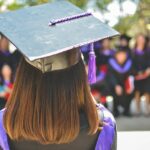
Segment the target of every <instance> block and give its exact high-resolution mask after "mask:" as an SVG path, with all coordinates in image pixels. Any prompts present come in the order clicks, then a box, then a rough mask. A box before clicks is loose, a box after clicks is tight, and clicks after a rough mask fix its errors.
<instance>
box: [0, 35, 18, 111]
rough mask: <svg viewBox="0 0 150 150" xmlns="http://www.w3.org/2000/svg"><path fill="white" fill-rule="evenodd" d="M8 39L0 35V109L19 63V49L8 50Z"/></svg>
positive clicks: (7, 94)
mask: <svg viewBox="0 0 150 150" xmlns="http://www.w3.org/2000/svg"><path fill="white" fill-rule="evenodd" d="M9 45H10V44H9V41H8V40H7V39H6V38H5V37H4V36H1V37H0V109H2V108H3V107H4V106H5V104H6V102H7V100H8V98H9V96H10V94H11V91H12V88H13V82H14V79H15V72H16V68H17V65H18V63H19V60H20V57H21V54H20V53H19V51H14V52H13V53H11V52H10V50H9Z"/></svg>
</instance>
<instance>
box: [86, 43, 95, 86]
mask: <svg viewBox="0 0 150 150" xmlns="http://www.w3.org/2000/svg"><path fill="white" fill-rule="evenodd" d="M88 80H89V83H90V84H93V83H95V82H96V56H95V52H94V44H93V43H91V44H90V52H89V62H88Z"/></svg>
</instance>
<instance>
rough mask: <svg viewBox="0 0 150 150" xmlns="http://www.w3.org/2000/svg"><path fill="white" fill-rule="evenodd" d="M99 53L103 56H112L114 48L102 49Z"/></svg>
mask: <svg viewBox="0 0 150 150" xmlns="http://www.w3.org/2000/svg"><path fill="white" fill-rule="evenodd" d="M101 53H102V54H103V55H105V56H112V55H113V54H114V50H112V49H107V50H102V51H101Z"/></svg>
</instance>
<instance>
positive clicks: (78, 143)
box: [8, 114, 99, 150]
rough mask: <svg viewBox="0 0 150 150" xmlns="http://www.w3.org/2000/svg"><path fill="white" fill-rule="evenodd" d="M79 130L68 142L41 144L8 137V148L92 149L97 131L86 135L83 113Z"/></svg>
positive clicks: (30, 149)
mask: <svg viewBox="0 0 150 150" xmlns="http://www.w3.org/2000/svg"><path fill="white" fill-rule="evenodd" d="M80 122H81V131H80V134H79V135H78V137H77V138H76V139H75V140H74V141H73V142H71V143H69V144H60V145H57V144H49V145H42V144H40V143H37V142H35V141H18V142H17V141H12V140H10V138H9V137H8V141H9V145H10V150H94V149H95V146H96V142H97V138H98V135H99V132H97V133H96V134H95V135H92V136H90V135H88V130H87V129H88V125H87V120H86V117H85V115H84V114H81V121H80Z"/></svg>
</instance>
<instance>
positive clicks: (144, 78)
mask: <svg viewBox="0 0 150 150" xmlns="http://www.w3.org/2000/svg"><path fill="white" fill-rule="evenodd" d="M146 44H147V41H146V38H145V36H144V35H143V34H139V35H137V37H136V44H135V48H134V50H133V62H134V68H135V99H136V105H137V115H139V114H140V113H141V110H140V99H141V96H142V95H144V96H145V98H146V102H147V108H146V109H147V114H150V86H149V85H150V52H149V51H148V50H147V48H146Z"/></svg>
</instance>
